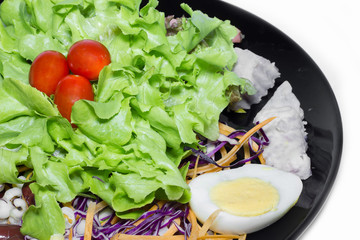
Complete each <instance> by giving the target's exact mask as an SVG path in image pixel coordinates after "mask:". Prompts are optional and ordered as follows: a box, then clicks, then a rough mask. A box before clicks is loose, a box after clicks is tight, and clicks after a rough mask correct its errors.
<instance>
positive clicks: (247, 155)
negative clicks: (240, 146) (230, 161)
mask: <svg viewBox="0 0 360 240" xmlns="http://www.w3.org/2000/svg"><path fill="white" fill-rule="evenodd" d="M249 157H250V148H249V145H248V142H246V144H244V158H245V159H247V158H249ZM250 163H251V162H250V161H248V162H246V164H250Z"/></svg>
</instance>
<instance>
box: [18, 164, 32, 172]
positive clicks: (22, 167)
mask: <svg viewBox="0 0 360 240" xmlns="http://www.w3.org/2000/svg"><path fill="white" fill-rule="evenodd" d="M29 169H31V168H28V167H27V166H21V167H19V168H18V172H19V173H21V172H25V171H27V170H29Z"/></svg>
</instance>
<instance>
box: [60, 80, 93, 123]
mask: <svg viewBox="0 0 360 240" xmlns="http://www.w3.org/2000/svg"><path fill="white" fill-rule="evenodd" d="M80 99H86V100H91V101H93V100H94V93H93V90H92V86H91V83H90V82H89V80H88V79H86V78H84V77H82V76H79V75H68V76H66V77H65V78H63V79H62V80H60V82H59V84H58V86H57V88H56V91H55V97H54V102H55V104H56V105H57V107H58V109H59V112H60V113H61V115H62V116H63V117H64V118H66V119H67V120H69V122H70V116H71V108H72V106H73V105H74V103H75V102H76V101H78V100H80Z"/></svg>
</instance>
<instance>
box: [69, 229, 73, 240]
mask: <svg viewBox="0 0 360 240" xmlns="http://www.w3.org/2000/svg"><path fill="white" fill-rule="evenodd" d="M72 237H73V228H70V233H69V239H68V240H72Z"/></svg>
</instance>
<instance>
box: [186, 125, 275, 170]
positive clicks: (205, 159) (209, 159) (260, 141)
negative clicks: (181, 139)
mask: <svg viewBox="0 0 360 240" xmlns="http://www.w3.org/2000/svg"><path fill="white" fill-rule="evenodd" d="M257 124H259V123H256V125H257ZM259 133H260V134H259V135H260V136H259V137H255V136H251V137H250V138H249V141H248V146H249V149H250V153H251V156H250V157H249V158H246V159H243V160H240V161H237V162H235V163H234V164H231V165H229V166H221V165H219V164H218V163H217V162H216V160H215V159H214V156H215V154H216V153H217V152H219V151H220V149H221V148H222V147H224V146H225V145H226V144H229V142H228V141H215V142H213V144H214V145H215V147H214V149H213V150H211V151H210V152H209V153H204V152H203V151H202V150H200V149H194V148H191V147H185V148H184V149H185V150H191V151H192V152H193V155H191V156H189V157H188V158H186V159H184V161H183V163H184V162H190V165H189V168H190V169H191V168H194V167H195V162H196V159H197V157H199V164H205V163H210V164H214V165H215V166H217V167H221V168H228V167H238V166H240V165H242V164H244V163H246V162H250V161H252V160H255V159H256V158H258V156H259V155H260V154H261V153H262V152H263V151H264V149H263V148H264V146H268V145H269V138H268V137H267V136H266V134H265V132H264V130H263V129H262V128H261V129H260V130H259ZM245 134H246V131H245V130H236V131H234V132H232V133H230V134H229V135H228V136H227V137H228V138H230V139H234V138H236V137H238V136H243V135H245ZM253 142H255V143H256V144H257V145H258V149H257V150H255V149H254V147H253ZM200 145H203V146H205V145H206V142H204V141H202V142H200Z"/></svg>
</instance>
